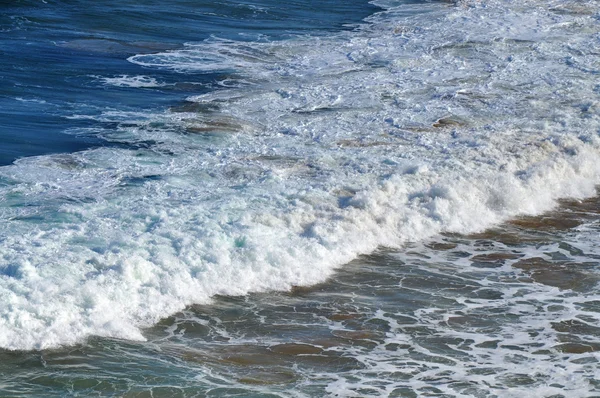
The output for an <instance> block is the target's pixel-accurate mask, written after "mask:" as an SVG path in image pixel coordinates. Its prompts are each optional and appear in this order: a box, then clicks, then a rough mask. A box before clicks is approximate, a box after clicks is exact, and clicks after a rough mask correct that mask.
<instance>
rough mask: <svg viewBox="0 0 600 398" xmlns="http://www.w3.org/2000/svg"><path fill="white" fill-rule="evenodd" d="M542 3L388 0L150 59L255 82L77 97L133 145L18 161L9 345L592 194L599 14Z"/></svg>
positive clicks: (5, 174) (314, 272)
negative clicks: (146, 102)
mask: <svg viewBox="0 0 600 398" xmlns="http://www.w3.org/2000/svg"><path fill="white" fill-rule="evenodd" d="M538 3H539V2H520V3H519V4H513V3H512V2H510V1H495V2H481V3H479V2H473V3H469V4H468V5H465V6H460V7H449V6H447V5H439V4H438V5H428V6H427V7H426V8H424V9H425V10H426V11H427V13H428V14H427V15H423V14H420V13H414V12H410V13H407V12H406V6H397V5H396V6H395V5H392V4H388V5H387V7H389V9H388V11H386V12H384V13H380V14H377V15H375V16H373V17H371V18H370V19H369V21H368V22H369V23H368V24H366V25H365V26H364V27H363V28H361V29H358V30H356V31H353V32H345V33H340V34H337V35H333V36H331V37H318V38H317V37H299V38H297V39H295V40H291V41H285V42H274V43H248V42H244V43H241V42H234V41H226V40H217V39H211V40H208V41H206V42H203V43H197V44H189V45H187V46H186V47H185V48H184V49H182V50H178V51H169V52H165V53H159V54H152V55H148V54H145V55H138V56H134V57H131V58H130V60H131V62H134V63H137V64H139V65H142V66H144V67H145V68H146V72H147V73H146V75H149V74H150V73H151V70H152V68H169V69H172V70H176V71H180V72H182V73H187V72H195V73H196V72H202V71H215V70H218V71H226V72H228V73H230V75H231V76H228V77H226V79H232V78H236V76H238V77H240V78H241V79H243V80H244V81H247V82H252V84H248V85H245V86H243V87H240V88H222V89H220V90H217V91H215V92H212V93H209V94H205V95H202V96H197V97H193V98H190V99H189V100H190V101H191V102H195V103H197V106H198V107H199V109H204V111H201V112H197V113H196V112H187V113H176V112H165V114H154V115H144V116H143V117H142V116H140V117H138V116H132V117H128V115H127V113H123V112H120V111H118V110H117V111H115V110H112V111H110V112H105V113H104V114H103V115H100V116H88V115H74V117H88V118H96V119H98V120H100V121H116V122H118V123H121V124H120V125H119V127H118V128H116V129H114V130H113V131H111V132H110V133H107V134H106V136H105V138H107V139H109V140H114V141H120V142H124V143H127V144H128V145H129V146H130V147H129V149H126V148H121V149H115V148H99V149H94V150H89V151H85V152H81V153H76V154H70V155H57V156H45V157H38V158H27V159H21V160H19V161H17V162H16V163H15V164H14V165H11V166H7V167H3V168H1V169H0V178H2V179H3V180H5V181H7V183H6V184H3V185H0V217H1V219H2V223H0V255H1V258H2V263H1V266H2V272H1V273H2V276H1V277H0V298H1V300H0V302H1V303H2V304H0V330H2V333H0V346H1V347H5V348H9V349H35V348H47V347H55V346H58V345H64V344H73V343H76V342H78V341H81V340H83V339H85V338H86V337H88V336H90V335H99V336H113V337H119V338H127V339H143V335H142V333H141V332H140V328H142V327H144V326H148V325H151V324H153V323H155V322H156V321H157V320H159V319H160V318H161V317H165V316H167V315H168V314H171V313H173V312H175V311H178V310H181V309H182V308H184V307H185V306H186V305H189V304H191V303H199V302H206V301H208V300H210V297H211V296H213V295H216V294H228V295H238V294H245V293H247V292H251V291H262V290H268V289H289V288H290V287H291V286H292V285H308V284H313V283H316V282H319V281H322V280H324V279H325V278H327V277H328V276H329V275H331V273H332V272H333V270H334V269H335V268H336V267H339V266H341V265H343V264H344V263H346V262H348V261H349V260H351V259H352V258H354V257H355V256H357V255H358V254H360V253H368V252H371V251H373V250H374V249H376V248H377V247H378V246H381V245H385V246H390V247H398V246H400V245H401V244H402V243H403V242H406V241H408V240H419V239H423V238H426V237H429V236H432V235H433V234H436V233H439V232H441V231H454V232H472V231H477V230H481V229H484V228H486V227H488V226H490V225H493V224H495V223H498V222H500V221H502V220H505V219H507V218H509V217H512V216H515V215H517V214H535V213H539V212H541V211H544V210H548V209H549V208H551V207H552V206H554V205H555V203H556V200H557V199H558V198H561V197H575V198H582V197H585V196H589V195H592V194H593V193H594V186H595V185H596V184H597V183H598V180H599V177H600V156H599V155H600V152H599V151H600V140H599V139H598V137H597V132H598V128H599V127H600V124H599V118H598V94H597V92H596V91H594V90H595V81H596V80H595V79H596V77H597V75H596V74H595V70H596V64H595V62H596V61H595V56H594V54H593V53H592V52H591V51H592V49H593V48H594V47H593V45H594V43H596V41H595V40H596V36H597V34H598V26H597V22H596V20H595V19H594V18H593V15H588V14H585V13H583V14H576V15H573V14H569V13H564V12H561V13H558V12H554V11H552V7H551V6H555V4H549V5H548V7H544V8H540V7H541V6H539V5H538ZM557 4H558V3H557ZM561 4H562V3H561ZM568 4H571V3H570V2H568ZM556 6H557V5H556ZM590 7H591V6H590ZM532 8H533V9H535V10H536V12H531V9H532ZM566 39H568V40H566ZM540 71H543V73H540ZM128 81H131V82H133V83H135V84H145V83H144V82H148V84H158V83H157V82H156V81H155V80H154V78H152V77H147V78H146V77H144V79H142V80H136V79H133V80H128ZM133 83H132V84H133ZM130 116H131V115H130Z"/></svg>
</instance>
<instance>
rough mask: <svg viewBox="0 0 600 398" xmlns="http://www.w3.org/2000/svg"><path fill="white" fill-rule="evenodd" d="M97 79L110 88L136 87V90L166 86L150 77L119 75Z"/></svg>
mask: <svg viewBox="0 0 600 398" xmlns="http://www.w3.org/2000/svg"><path fill="white" fill-rule="evenodd" d="M98 79H99V80H100V81H101V82H102V83H104V84H106V85H110V86H117V87H137V88H154V87H164V86H166V85H167V84H166V83H162V82H160V81H158V80H157V79H155V78H154V77H151V76H144V75H139V76H129V75H121V76H114V77H98Z"/></svg>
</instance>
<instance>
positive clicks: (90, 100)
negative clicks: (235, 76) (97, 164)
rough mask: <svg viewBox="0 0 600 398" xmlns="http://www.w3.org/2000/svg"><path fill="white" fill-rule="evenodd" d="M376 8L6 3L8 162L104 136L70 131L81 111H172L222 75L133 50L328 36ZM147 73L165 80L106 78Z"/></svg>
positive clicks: (1, 27) (2, 147)
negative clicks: (140, 59) (138, 59)
mask: <svg viewBox="0 0 600 398" xmlns="http://www.w3.org/2000/svg"><path fill="white" fill-rule="evenodd" d="M376 10H377V8H376V7H375V6H373V5H370V4H369V3H368V2H367V1H365V0H347V1H344V2H339V1H337V0H324V1H319V2H317V1H315V0H310V1H299V0H295V1H291V2H286V3H285V4H282V3H280V2H278V1H275V0H246V1H242V2H239V1H230V0H222V1H208V0H204V1H192V0H177V1H172V2H167V3H166V2H163V1H158V0H152V1H145V2H143V4H140V3H139V2H134V1H130V0H125V1H120V2H118V3H115V2H113V1H95V2H84V1H82V0H63V1H59V0H46V1H43V2H42V1H38V0H17V1H13V2H2V3H0V33H1V34H2V40H1V41H0V143H1V144H0V165H6V164H9V163H11V162H12V161H14V160H15V159H17V158H19V157H25V156H32V155H41V154H47V153H57V152H72V151H78V150H82V149H84V148H89V147H94V146H97V145H103V144H106V143H105V142H104V141H103V140H102V139H101V138H99V137H93V136H90V135H86V134H75V135H73V134H65V132H72V131H73V130H74V129H77V128H79V127H81V125H82V122H81V120H77V118H73V116H75V117H77V116H80V115H97V114H100V113H102V112H103V111H105V110H112V111H114V110H119V111H137V112H150V111H154V110H156V109H161V108H162V109H166V108H168V107H169V106H171V105H173V104H176V103H180V102H181V101H182V100H183V99H184V98H185V97H186V96H187V95H189V94H202V92H203V91H204V92H205V91H207V90H209V89H210V87H211V86H214V85H215V84H216V83H218V80H219V79H221V78H222V77H221V76H219V75H217V74H203V75H201V76H194V77H193V81H194V84H189V79H190V76H185V75H181V74H177V73H174V72H169V71H156V70H152V71H151V72H150V71H148V70H147V69H144V68H142V67H140V66H139V65H134V64H132V63H130V62H128V61H127V58H128V57H129V56H131V55H135V54H144V53H154V52H160V51H165V50H169V49H175V48H179V47H181V46H182V45H183V43H186V42H199V41H202V40H204V39H206V38H208V37H210V36H218V37H223V38H233V39H236V40H255V39H257V38H261V39H264V38H265V37H268V39H269V40H280V39H285V38H286V37H289V36H290V35H296V34H305V33H308V32H310V33H311V34H320V33H319V32H321V33H323V32H326V31H332V30H339V29H345V28H348V27H349V25H351V24H356V23H358V22H360V21H361V20H362V19H363V18H365V17H366V16H368V15H369V14H371V13H373V12H374V11H376ZM148 73H151V74H152V78H153V79H156V80H158V81H160V82H162V83H164V85H162V86H161V87H154V88H151V87H148V88H142V89H140V88H132V87H114V86H110V85H106V84H102V78H103V77H104V78H107V77H108V78H113V77H118V76H123V75H130V76H138V75H146V74H148ZM87 123H88V124H90V122H89V121H88V122H87ZM92 124H93V123H92ZM88 127H89V126H88ZM92 127H93V126H92ZM90 130H93V129H90Z"/></svg>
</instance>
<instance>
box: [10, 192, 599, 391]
mask: <svg viewBox="0 0 600 398" xmlns="http://www.w3.org/2000/svg"><path fill="white" fill-rule="evenodd" d="M599 214H600V198H598V197H595V198H593V199H588V200H585V201H581V202H577V201H570V202H564V203H563V204H562V206H561V208H559V209H558V210H556V211H553V212H550V213H546V214H544V215H542V216H539V217H526V218H519V219H516V220H514V221H511V222H509V223H507V224H503V225H501V226H499V227H497V228H494V229H490V230H488V231H486V232H484V233H481V234H477V235H440V236H437V237H435V238H434V239H431V240H427V241H425V242H422V243H409V244H407V245H406V246H405V247H403V248H402V249H400V250H392V249H385V248H381V249H380V250H378V251H377V252H376V253H373V254H371V255H368V256H361V257H360V258H358V259H356V260H354V261H352V262H351V263H349V264H346V265H345V266H344V267H342V268H340V269H339V270H338V271H337V272H336V273H335V274H334V275H333V276H332V277H331V278H330V279H328V280H327V281H326V282H324V283H321V284H318V285H315V286H311V287H296V288H294V289H292V291H291V292H280V293H277V292H269V293H260V294H250V295H246V296H239V297H225V296H221V297H215V298H214V300H213V302H212V303H211V304H208V305H195V306H191V307H189V308H187V309H186V310H185V311H183V312H180V313H178V314H176V315H174V316H172V317H169V318H167V319H164V320H162V321H161V322H160V323H159V324H157V325H156V326H154V327H152V328H148V329H145V330H144V332H143V333H144V336H145V337H146V338H147V339H148V341H147V342H143V343H135V342H126V341H119V340H111V339H91V340H90V341H88V343H87V344H85V345H78V346H75V347H71V348H65V349H59V350H44V351H37V352H27V353H19V352H3V353H2V354H1V356H2V360H1V361H0V363H1V365H0V372H1V373H2V375H3V383H2V386H1V390H2V396H16V395H23V394H25V395H29V396H42V395H43V396H65V395H69V396H107V395H110V396H123V397H146V396H147V397H150V396H152V397H178V396H180V397H193V396H198V397H204V396H209V397H210V396H214V397H217V396H244V397H248V396H257V397H259V396H260V397H267V396H280V397H288V396H298V397H320V396H340V397H350V396H395V397H417V396H436V397H442V396H443V397H456V396H476V397H509V396H514V397H518V396H539V397H542V396H543V397H550V396H552V397H589V396H594V394H598V393H600V382H599V380H600V379H599V371H598V369H599V364H598V362H599V360H600V354H599V353H600V327H599V326H598V325H599V321H600V319H599V318H600V295H599V293H598V281H600V272H599V270H600V268H599V267H598V262H599V260H600V252H599V251H598V249H599V247H598V242H597V236H598V230H599V228H600V225H599V223H598V220H599V219H600V218H599Z"/></svg>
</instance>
